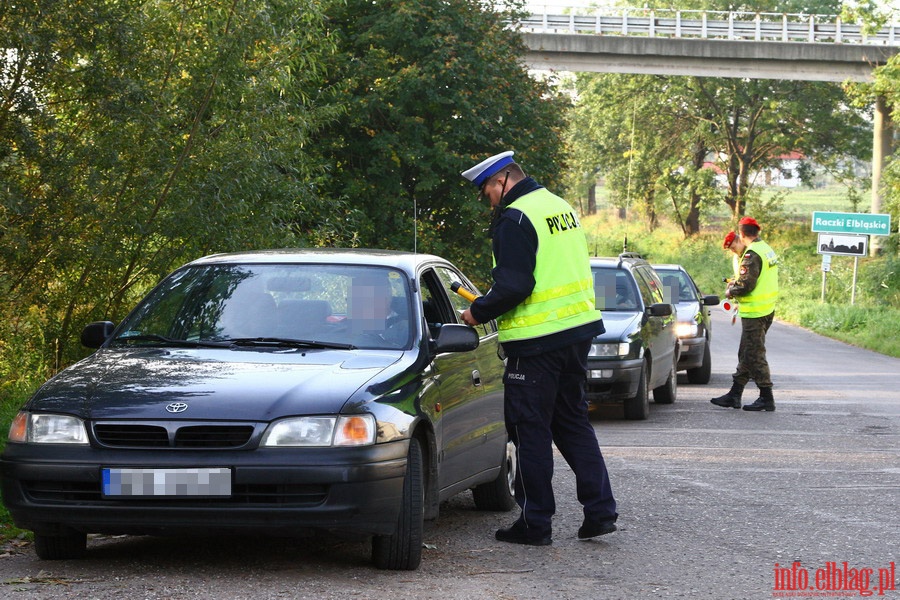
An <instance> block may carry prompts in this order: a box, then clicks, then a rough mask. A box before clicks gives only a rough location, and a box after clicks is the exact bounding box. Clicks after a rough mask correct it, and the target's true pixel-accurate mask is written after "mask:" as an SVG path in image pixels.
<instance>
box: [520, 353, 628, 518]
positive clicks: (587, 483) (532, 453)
mask: <svg viewBox="0 0 900 600" xmlns="http://www.w3.org/2000/svg"><path fill="white" fill-rule="evenodd" d="M590 344H591V340H585V341H584V342H579V343H576V344H572V345H570V346H567V347H564V348H560V349H558V350H552V351H549V352H544V353H542V354H539V355H536V356H523V357H510V358H509V359H508V361H507V365H506V375H505V377H504V379H505V384H506V385H505V413H506V429H507V431H508V432H509V437H510V439H511V440H512V441H513V442H514V443H515V444H516V452H517V459H518V471H517V473H516V502H517V503H518V505H519V507H520V508H521V509H522V516H521V518H522V519H523V520H524V522H525V525H526V526H527V527H528V529H529V530H530V531H531V532H534V533H535V534H549V533H550V532H551V518H552V516H553V514H554V513H555V512H556V501H555V499H554V497H553V485H552V478H553V446H552V443H555V444H556V447H557V448H558V449H559V451H560V453H561V454H562V455H563V458H565V459H566V462H567V463H569V466H570V467H571V468H572V471H574V472H575V481H576V489H577V493H578V501H579V502H581V504H582V505H583V507H584V516H585V518H586V519H590V520H593V521H615V519H616V518H617V517H618V514H617V513H616V501H615V499H614V498H613V494H612V488H611V487H610V484H609V475H608V473H607V471H606V463H605V462H604V460H603V455H602V454H601V452H600V446H599V445H598V443H597V436H596V434H595V433H594V428H593V426H592V425H591V423H590V420H589V419H588V405H587V400H586V398H585V392H584V385H585V373H586V370H587V354H588V350H589V349H590ZM551 442H552V443H551Z"/></svg>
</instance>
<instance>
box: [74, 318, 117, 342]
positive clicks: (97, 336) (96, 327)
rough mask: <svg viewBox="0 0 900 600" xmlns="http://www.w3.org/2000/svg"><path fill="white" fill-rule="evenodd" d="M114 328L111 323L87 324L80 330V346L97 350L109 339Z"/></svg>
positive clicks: (97, 322)
mask: <svg viewBox="0 0 900 600" xmlns="http://www.w3.org/2000/svg"><path fill="white" fill-rule="evenodd" d="M115 328H116V326H115V325H114V324H113V322H112V321H96V322H94V323H88V324H87V325H86V326H85V328H84V329H82V330H81V345H82V346H85V347H87V348H99V347H100V346H102V345H103V342H105V341H106V340H108V339H109V336H111V335H112V332H113V329H115Z"/></svg>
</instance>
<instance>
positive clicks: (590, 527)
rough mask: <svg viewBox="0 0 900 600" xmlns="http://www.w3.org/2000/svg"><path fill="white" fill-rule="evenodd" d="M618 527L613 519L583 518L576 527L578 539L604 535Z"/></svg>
mask: <svg viewBox="0 0 900 600" xmlns="http://www.w3.org/2000/svg"><path fill="white" fill-rule="evenodd" d="M616 529H618V528H617V527H616V524H615V522H614V521H588V520H587V519H585V520H584V523H582V524H581V527H579V528H578V539H579V540H589V539H591V538H593V537H597V536H598V535H606V534H607V533H612V532H613V531H615V530H616Z"/></svg>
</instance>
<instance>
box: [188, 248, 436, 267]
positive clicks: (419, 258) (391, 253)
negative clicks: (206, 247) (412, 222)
mask: <svg viewBox="0 0 900 600" xmlns="http://www.w3.org/2000/svg"><path fill="white" fill-rule="evenodd" d="M427 262H439V263H442V264H449V263H448V261H446V260H444V259H443V258H441V257H439V256H435V255H432V254H422V253H415V252H404V251H400V250H378V249H371V248H284V249H273V250H255V251H252V252H230V253H222V254H211V255H209V256H204V257H203V258H198V259H197V260H194V261H191V262H190V263H188V264H187V265H185V266H202V265H221V264H352V265H367V266H383V267H395V268H399V269H403V270H405V271H407V272H409V273H414V272H415V271H416V268H417V267H418V265H420V264H422V263H427Z"/></svg>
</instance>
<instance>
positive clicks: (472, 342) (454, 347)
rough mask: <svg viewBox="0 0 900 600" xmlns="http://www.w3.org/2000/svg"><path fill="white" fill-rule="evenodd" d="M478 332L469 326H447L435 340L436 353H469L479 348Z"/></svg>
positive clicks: (442, 328) (453, 324)
mask: <svg viewBox="0 0 900 600" xmlns="http://www.w3.org/2000/svg"><path fill="white" fill-rule="evenodd" d="M479 342H480V339H479V337H478V332H477V331H475V330H474V329H472V328H471V327H469V326H468V325H458V324H455V323H451V324H446V325H444V326H443V327H441V329H440V331H438V335H437V339H436V340H434V346H433V348H434V352H435V353H440V352H468V351H469V350H474V349H475V348H477V347H478V344H479Z"/></svg>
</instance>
